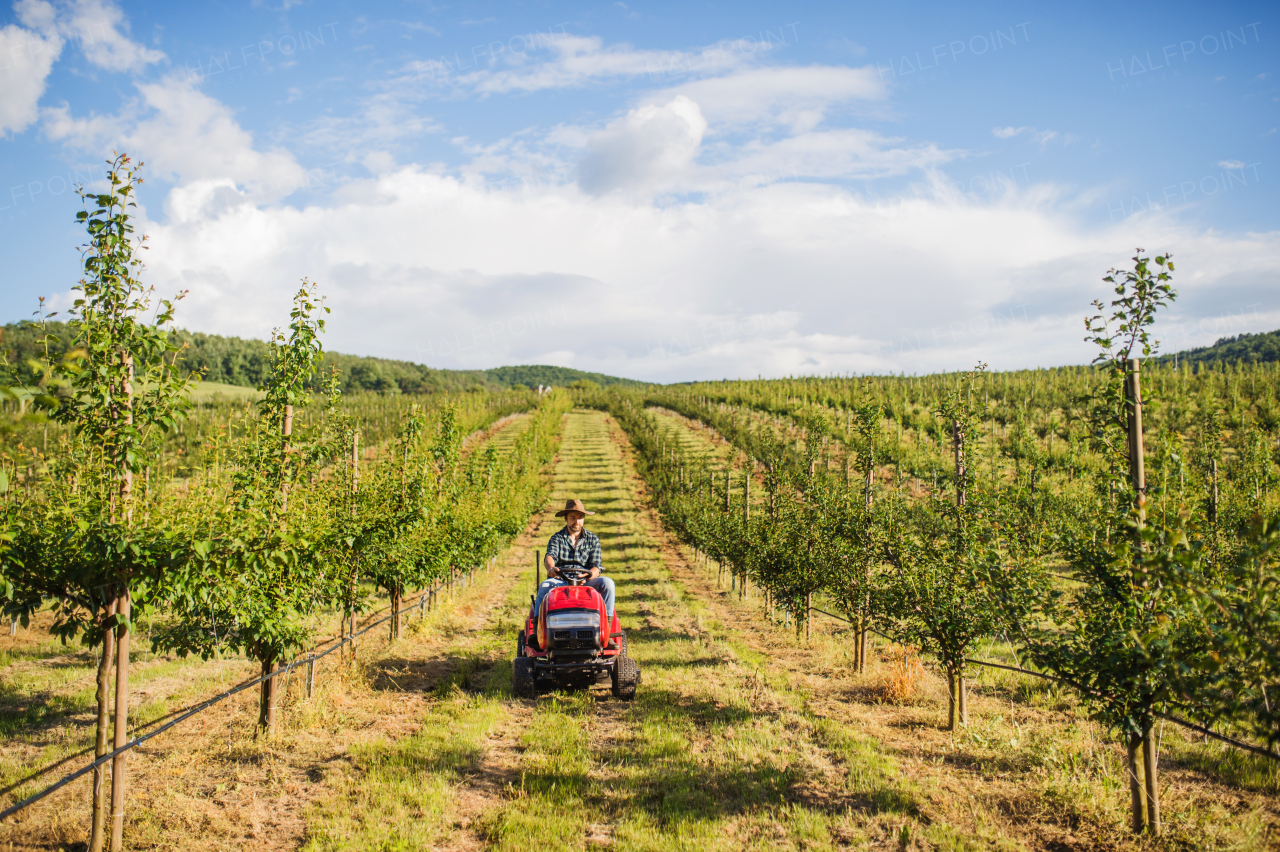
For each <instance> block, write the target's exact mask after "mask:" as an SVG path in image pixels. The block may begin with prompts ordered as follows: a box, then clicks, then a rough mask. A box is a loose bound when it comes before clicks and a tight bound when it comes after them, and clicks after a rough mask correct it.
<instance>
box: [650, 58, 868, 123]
mask: <svg viewBox="0 0 1280 852" xmlns="http://www.w3.org/2000/svg"><path fill="white" fill-rule="evenodd" d="M673 94H679V95H684V96H686V97H688V98H691V99H692V100H694V101H696V102H697V103H698V105H699V107H700V108H701V109H702V112H703V114H704V115H706V117H707V120H708V121H709V122H711V123H712V125H713V128H715V127H717V126H718V125H721V124H723V125H731V126H740V125H744V124H757V123H766V124H781V125H788V126H790V127H791V128H792V129H793V130H794V131H797V132H799V131H804V130H808V129H810V128H812V127H814V126H815V125H817V124H818V123H819V122H820V121H821V120H822V119H823V118H824V117H825V115H826V113H827V111H828V110H830V109H831V108H832V107H833V106H835V105H838V104H847V103H850V102H855V101H879V100H882V99H883V98H884V97H885V87H884V84H883V83H882V82H881V81H880V79H879V77H877V75H876V72H875V69H873V68H845V67H838V66H829V65H826V66H824V65H813V66H809V67H805V68H752V69H747V70H743V71H738V72H735V73H731V74H726V75H724V76H720V77H713V78H710V79H706V80H697V81H694V82H690V83H685V84H682V85H680V86H676V87H674V88H672V89H669V90H666V91H664V92H660V93H657V94H654V95H651V96H649V98H648V100H649V101H651V102H652V101H655V100H658V99H663V98H669V97H670V96H671V95H673Z"/></svg>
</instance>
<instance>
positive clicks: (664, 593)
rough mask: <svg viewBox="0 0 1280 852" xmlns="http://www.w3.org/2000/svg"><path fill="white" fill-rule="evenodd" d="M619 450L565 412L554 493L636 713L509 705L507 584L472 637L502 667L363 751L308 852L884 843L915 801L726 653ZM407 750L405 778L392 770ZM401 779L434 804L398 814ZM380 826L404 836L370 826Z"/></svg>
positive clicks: (590, 705) (889, 765)
mask: <svg viewBox="0 0 1280 852" xmlns="http://www.w3.org/2000/svg"><path fill="white" fill-rule="evenodd" d="M624 452H625V439H624V438H623V437H622V436H621V433H620V432H619V431H618V430H617V427H616V424H614V423H613V422H612V421H611V420H610V419H609V418H607V417H606V416H605V415H603V414H600V413H598V412H580V411H579V412H574V413H573V414H571V415H570V419H569V422H568V424H567V425H566V440H565V450H564V451H563V453H562V457H563V459H564V461H565V464H564V466H563V468H562V469H560V470H558V471H557V488H558V491H559V490H563V496H577V497H580V498H581V499H583V500H584V501H585V502H586V504H587V506H588V508H590V509H593V510H595V511H597V512H598V513H599V514H597V515H596V516H594V517H592V518H590V519H589V520H588V524H589V526H590V527H591V528H592V529H593V530H594V531H596V533H597V534H598V535H600V536H601V540H602V544H603V545H604V548H605V563H606V566H607V568H608V569H609V572H610V574H611V575H612V576H613V577H614V579H615V581H617V583H618V587H619V593H620V594H619V602H618V610H619V614H620V617H621V618H622V619H623V623H624V626H625V627H626V628H627V629H628V631H629V640H630V644H631V649H632V654H633V656H635V657H636V658H637V659H638V661H639V662H640V664H641V666H642V668H643V672H644V682H643V684H642V686H641V689H640V693H639V695H638V697H637V699H636V701H635V702H633V703H625V702H620V701H617V700H615V699H613V698H612V697H611V695H610V694H609V692H608V690H607V689H605V688H603V687H601V688H596V689H593V690H590V691H587V692H576V693H562V694H553V695H548V696H543V697H541V698H539V699H538V700H537V701H527V700H515V699H512V698H511V697H510V692H509V683H510V680H509V679H510V667H509V664H508V663H507V662H506V661H507V659H509V657H510V654H511V652H512V649H511V648H510V647H509V646H510V645H511V644H512V642H511V640H512V639H513V638H514V637H513V634H512V632H511V628H512V627H513V625H514V618H516V617H518V615H519V613H520V611H521V610H522V609H523V608H525V607H527V597H526V596H525V594H526V592H525V591H523V590H522V591H521V592H520V593H519V594H517V595H513V596H512V597H511V599H510V603H509V607H508V609H507V610H506V611H505V612H504V613H501V614H500V615H499V618H500V621H502V622H503V626H501V627H494V628H492V632H493V641H494V645H493V650H494V651H497V652H498V653H500V654H501V660H502V662H501V663H500V664H498V663H495V664H493V665H492V667H491V668H490V669H489V670H488V673H487V674H483V675H479V676H473V677H472V678H471V679H470V682H469V687H470V692H469V693H468V692H466V691H464V690H459V692H460V694H456V695H452V696H442V697H441V698H440V699H439V700H438V702H437V704H436V705H435V707H434V708H433V710H434V712H433V714H432V718H429V719H427V720H426V721H425V722H424V725H423V729H422V731H421V732H420V733H419V734H418V735H417V736H415V737H413V738H410V739H411V740H412V741H404V742H398V743H394V744H392V743H388V744H387V745H386V746H385V747H383V748H380V749H378V750H377V751H376V752H374V753H370V754H367V755H366V756H365V760H364V761H363V762H362V763H361V767H360V768H361V770H362V772H363V773H364V774H363V775H362V776H361V777H360V778H359V779H358V780H357V781H355V782H353V783H352V784H351V785H350V786H349V787H348V788H347V789H346V790H344V791H341V792H340V793H339V795H338V796H336V797H335V798H334V799H333V800H330V801H329V802H327V803H326V804H325V805H324V807H323V808H322V810H321V812H319V813H318V814H317V816H318V817H319V818H318V819H317V820H316V821H315V822H314V823H313V833H312V838H311V845H310V846H309V847H308V848H314V849H357V848H362V847H363V848H369V847H370V846H374V845H375V844H380V845H382V846H384V847H385V848H398V847H396V845H395V844H396V843H398V842H400V841H401V840H404V841H408V840H409V839H410V838H413V839H414V840H415V842H416V844H417V846H415V848H420V847H425V848H432V849H440V850H470V849H513V850H514V849H521V850H523V849H557V850H560V849H587V848H596V847H599V846H615V847H617V848H620V849H653V850H671V849H689V850H695V849H696V850H705V849H724V850H735V851H736V850H740V849H743V848H769V849H776V848H800V847H802V846H803V847H805V848H838V847H843V846H848V845H850V844H855V845H864V844H867V843H873V844H874V843H885V844H890V843H891V845H892V848H899V840H900V838H901V837H902V836H903V835H902V831H903V829H904V827H905V829H906V831H907V832H908V833H909V832H910V831H911V830H912V829H911V826H912V825H913V820H914V817H913V816H912V812H913V808H914V807H915V806H914V804H913V802H912V799H911V793H910V792H909V791H907V790H904V789H902V788H901V787H900V785H899V784H898V783H897V780H896V775H897V769H896V767H895V766H894V765H893V762H892V761H890V760H886V759H885V758H884V757H883V756H882V755H880V754H879V753H877V752H876V751H875V749H874V744H873V743H869V742H868V741H866V740H864V739H863V738H861V737H860V736H859V735H857V734H856V733H855V732H851V731H847V730H843V729H840V728H838V727H837V726H834V725H831V724H829V723H827V722H825V721H824V720H822V719H821V718H819V717H817V716H815V715H814V714H813V713H812V712H811V711H810V710H809V709H808V708H807V706H806V697H805V696H804V695H803V694H802V693H801V692H800V691H798V690H797V689H796V688H795V687H794V686H793V684H792V683H790V679H789V678H788V677H778V676H775V674H773V673H772V672H771V671H768V670H764V669H762V668H761V667H759V666H758V665H756V664H755V663H754V662H753V661H752V660H750V659H746V658H745V657H751V656H753V652H752V651H751V650H750V649H748V648H745V647H744V648H741V649H740V648H736V647H735V646H734V644H733V642H732V641H730V637H728V636H727V635H726V631H725V628H724V621H723V619H724V617H725V616H726V614H725V613H721V612H719V611H718V610H716V609H712V608H711V607H710V606H709V605H708V601H706V600H704V599H703V598H702V594H701V593H702V591H703V590H702V589H701V586H702V585H703V584H705V580H704V579H702V578H700V577H697V576H696V575H695V574H694V573H693V569H692V568H690V567H689V566H688V565H686V564H684V562H683V559H682V557H681V555H680V554H679V553H678V551H676V550H675V549H674V548H672V547H671V546H670V543H669V542H667V541H666V540H665V537H664V536H663V534H662V533H661V531H660V529H659V528H658V527H657V526H656V524H655V520H654V519H653V518H652V517H651V516H650V515H649V513H648V512H647V510H645V509H644V508H643V506H642V502H641V496H642V495H641V487H640V483H639V482H638V481H637V480H636V479H635V477H634V475H633V473H632V471H631V467H630V465H629V464H628V461H627V459H626V458H625V456H624ZM558 496H560V495H559V494H558ZM557 526H558V524H551V525H548V526H547V527H546V528H544V529H543V530H542V533H544V534H547V535H549V534H550V532H552V531H553V528H554V527H557ZM488 653H489V652H488V651H487V650H485V651H482V652H480V653H479V654H478V658H487V655H488ZM744 655H745V657H744ZM479 671H480V670H479V669H477V672H479ZM409 754H412V755H414V758H415V760H417V761H418V767H419V768H418V769H417V770H415V771H414V772H412V773H407V772H402V771H401V770H400V769H399V768H398V767H399V765H400V764H402V763H403V761H404V759H405V756H407V755H409ZM389 767H390V768H389ZM410 779H412V780H413V781H414V782H415V783H416V784H417V785H418V788H419V789H421V788H429V789H432V790H436V791H438V795H435V796H433V797H431V798H429V799H424V798H416V799H412V800H411V799H410V797H406V795H405V794H404V792H403V785H404V783H405V782H407V781H408V780H410ZM411 805H412V807H411ZM868 813H870V816H868ZM357 814H363V816H353V815H357ZM388 814H405V815H406V817H405V818H406V819H408V824H403V825H395V826H391V827H389V825H388V823H389V822H391V819H389V818H388V817H387V816H386V815H388ZM410 814H413V815H410ZM375 815H378V816H381V817H382V819H380V820H375V818H374V817H375Z"/></svg>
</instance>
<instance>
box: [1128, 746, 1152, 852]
mask: <svg viewBox="0 0 1280 852" xmlns="http://www.w3.org/2000/svg"><path fill="white" fill-rule="evenodd" d="M1126 748H1127V760H1126V763H1127V765H1128V769H1129V813H1130V816H1131V817H1132V821H1133V832H1134V834H1141V833H1142V832H1143V831H1145V830H1146V828H1147V790H1146V784H1145V783H1144V781H1143V776H1144V774H1145V773H1144V772H1143V762H1144V761H1143V760H1141V759H1140V758H1139V752H1140V751H1141V749H1142V737H1141V735H1138V734H1130V735H1129V737H1128V741H1127V743H1126Z"/></svg>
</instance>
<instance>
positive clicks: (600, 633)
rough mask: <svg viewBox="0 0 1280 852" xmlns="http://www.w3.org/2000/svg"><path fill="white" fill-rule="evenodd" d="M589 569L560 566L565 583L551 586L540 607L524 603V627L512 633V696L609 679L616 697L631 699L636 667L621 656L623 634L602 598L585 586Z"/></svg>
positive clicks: (528, 695)
mask: <svg viewBox="0 0 1280 852" xmlns="http://www.w3.org/2000/svg"><path fill="white" fill-rule="evenodd" d="M589 577H590V572H589V571H587V570H586V569H583V568H561V569H560V578H561V579H563V580H564V581H565V582H566V583H567V585H564V586H560V587H558V588H555V589H552V590H551V591H550V592H548V593H547V596H546V598H545V599H543V601H542V610H541V612H538V611H536V610H535V609H534V607H535V606H536V605H537V604H536V598H535V603H533V604H531V605H530V607H529V616H528V618H526V619H525V624H524V629H523V630H521V631H520V632H519V634H518V635H517V636H516V658H515V661H514V662H513V663H512V670H511V685H512V688H513V690H514V692H515V694H516V695H517V696H520V697H522V698H536V697H537V695H538V692H539V691H541V690H548V689H556V688H561V689H564V688H579V689H583V688H587V687H590V686H591V685H592V684H595V683H603V682H605V681H609V683H610V685H611V686H612V688H613V694H614V697H616V698H621V699H622V700H623V701H630V700H631V699H632V698H635V695H636V686H638V685H639V683H640V667H639V666H638V665H636V661H635V660H633V659H631V658H630V657H628V656H627V634H626V633H624V632H623V631H622V627H621V626H620V625H619V623H618V615H617V613H614V615H613V618H612V619H610V618H609V617H608V616H607V615H606V613H605V608H604V598H602V597H600V593H599V592H597V591H596V590H595V589H593V588H591V587H590V586H588V585H586V583H587V579H588V578H589Z"/></svg>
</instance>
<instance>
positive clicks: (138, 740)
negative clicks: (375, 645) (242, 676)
mask: <svg viewBox="0 0 1280 852" xmlns="http://www.w3.org/2000/svg"><path fill="white" fill-rule="evenodd" d="M429 594H430V591H424V592H423V593H422V594H420V595H419V596H418V599H419V600H421V599H424V598H426V597H427V596H428V595H429ZM403 610H404V608H403V607H402V608H401V612H403ZM394 617H395V613H391V614H389V615H386V616H384V617H383V618H380V619H378V620H377V621H375V622H373V623H371V624H367V625H365V626H364V628H363V629H361V630H360V631H358V632H356V633H353V634H351V635H350V636H345V637H343V638H342V640H341V641H340V642H338V643H337V644H335V645H333V646H331V647H329V648H326V649H325V650H324V651H322V652H320V653H319V654H316V653H314V652H313V653H310V654H308V655H307V656H305V657H300V658H298V659H296V660H293V661H292V662H290V663H288V664H286V665H285V666H283V667H281V668H278V669H276V670H275V671H273V672H271V673H270V674H265V675H262V676H260V677H257V678H254V679H253V680H250V681H246V682H244V683H242V684H240V685H239V686H235V687H232V688H231V689H228V690H226V691H225V692H221V693H219V694H218V695H215V696H213V697H212V698H209V699H207V700H205V701H203V702H201V703H200V704H198V705H196V706H195V707H193V708H191V709H190V710H188V711H186V712H185V713H183V714H181V715H180V716H178V717H176V718H174V719H172V720H171V721H169V722H167V723H165V724H164V725H161V726H160V727H159V728H156V729H155V730H154V731H148V732H147V733H145V734H142V735H141V736H139V737H135V738H134V739H132V740H130V741H129V742H127V743H125V744H124V745H122V746H120V748H118V749H115V750H114V751H110V752H108V753H106V754H104V755H103V756H102V757H99V758H98V759H96V760H95V761H93V762H92V763H90V764H89V765H87V766H85V767H82V768H81V769H78V770H76V771H75V772H73V773H71V774H70V775H67V776H65V777H64V778H61V779H59V780H58V781H56V782H54V783H53V784H52V785H50V786H49V787H46V788H45V789H43V790H41V791H40V792H39V793H36V794H34V795H32V796H28V797H27V798H25V799H23V800H22V801H20V802H18V803H16V804H14V805H12V806H11V807H8V808H5V810H4V811H3V812H0V821H3V820H4V819H7V818H8V817H10V816H13V815H14V814H16V813H18V812H19V811H21V810H23V809H25V808H27V807H30V806H31V805H34V804H35V803H36V802H38V801H40V800H41V799H43V798H45V797H46V796H48V795H49V794H51V793H54V792H57V791H58V790H60V789H62V788H63V787H65V786H67V785H68V784H70V783H71V782H72V781H75V780H76V779H77V778H82V777H84V776H85V775H87V774H88V773H90V772H92V771H93V770H94V769H97V768H98V767H99V766H102V765H103V764H105V763H107V762H108V761H110V760H112V759H113V758H115V757H116V756H117V755H120V754H123V753H125V752H126V751H129V750H131V749H134V748H137V747H138V746H140V745H142V744H143V743H145V742H146V741H147V740H149V739H151V738H152V737H156V736H159V735H160V734H162V733H164V732H165V731H167V730H169V729H170V728H172V727H173V726H174V725H177V724H179V723H180V722H185V721H186V720H187V719H190V718H191V717H192V716H195V715H197V714H199V713H203V712H204V711H205V710H208V709H209V708H210V707H212V706H213V705H215V704H218V703H219V702H222V701H225V700H226V699H228V698H230V697H231V696H233V695H235V694H236V693H238V692H243V691H244V690H246V689H248V688H249V687H251V686H257V685H259V684H261V683H263V682H265V681H268V680H271V679H272V678H276V677H280V676H282V675H285V674H288V673H289V672H291V671H293V670H294V669H295V668H297V667H298V666H301V665H305V664H307V663H314V662H315V661H316V660H319V659H322V658H324V657H327V656H329V655H330V654H332V653H333V652H334V651H336V650H338V649H339V648H341V647H342V646H343V645H346V644H347V643H348V642H354V641H355V639H356V638H357V637H359V636H363V635H364V634H366V633H368V632H369V631H370V630H372V629H373V628H375V627H377V626H378V625H380V624H385V623H386V622H388V621H390V620H391V619H392V618H394ZM59 762H61V761H59ZM57 765H58V764H54V766H57ZM50 768H52V767H50Z"/></svg>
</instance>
